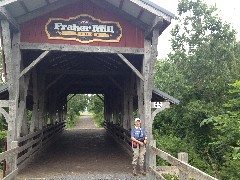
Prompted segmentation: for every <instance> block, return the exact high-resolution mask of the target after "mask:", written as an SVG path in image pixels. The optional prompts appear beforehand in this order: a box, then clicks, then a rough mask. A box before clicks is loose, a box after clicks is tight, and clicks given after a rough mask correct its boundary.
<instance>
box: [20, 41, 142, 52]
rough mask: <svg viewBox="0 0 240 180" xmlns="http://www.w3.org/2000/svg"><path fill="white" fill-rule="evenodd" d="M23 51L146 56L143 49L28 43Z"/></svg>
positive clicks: (22, 46) (23, 44)
mask: <svg viewBox="0 0 240 180" xmlns="http://www.w3.org/2000/svg"><path fill="white" fill-rule="evenodd" d="M20 48H21V49H25V50H26V49H27V50H43V51H73V52H91V53H111V54H116V53H122V54H144V49H143V48H127V47H113V46H93V45H82V44H78V45H70V44H50V43H26V42H22V43H21V45H20Z"/></svg>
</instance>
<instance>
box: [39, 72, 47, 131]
mask: <svg viewBox="0 0 240 180" xmlns="http://www.w3.org/2000/svg"><path fill="white" fill-rule="evenodd" d="M38 84H39V85H38V87H39V111H38V119H39V129H42V128H43V126H44V125H45V124H44V121H45V93H46V92H45V74H43V75H41V76H39V78H38Z"/></svg>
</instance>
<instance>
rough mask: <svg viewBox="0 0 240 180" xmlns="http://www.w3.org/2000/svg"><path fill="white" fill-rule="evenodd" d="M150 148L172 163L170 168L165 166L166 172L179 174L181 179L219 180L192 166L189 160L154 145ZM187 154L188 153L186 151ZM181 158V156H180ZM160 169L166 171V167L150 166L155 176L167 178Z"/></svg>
mask: <svg viewBox="0 0 240 180" xmlns="http://www.w3.org/2000/svg"><path fill="white" fill-rule="evenodd" d="M150 150H151V151H152V153H153V154H155V155H157V156H159V157H161V158H162V159H163V160H165V161H167V162H168V163H170V164H171V165H172V166H170V167H169V168H167V167H165V169H167V172H166V174H173V175H178V176H179V179H180V180H185V179H190V178H191V179H196V180H203V179H204V180H217V179H216V178H214V177H212V176H210V175H208V174H206V173H205V172H203V171H201V170H199V169H197V168H195V167H193V166H191V165H190V164H188V163H187V162H184V161H182V160H180V159H177V158H175V157H173V156H171V155H170V154H168V153H166V152H164V151H162V150H160V149H158V148H156V147H154V146H150ZM185 154H187V153H185ZM179 158H180V157H179ZM160 170H163V171H164V168H161V167H156V168H154V167H150V171H151V173H152V174H154V176H155V177H158V179H163V180H164V179H165V178H164V177H163V176H162V174H161V173H159V171H160Z"/></svg>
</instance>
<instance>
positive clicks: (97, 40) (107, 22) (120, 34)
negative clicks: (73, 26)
mask: <svg viewBox="0 0 240 180" xmlns="http://www.w3.org/2000/svg"><path fill="white" fill-rule="evenodd" d="M80 18H90V19H91V20H92V22H99V24H114V25H115V27H117V28H118V30H119V33H118V36H117V38H116V39H104V37H102V39H101V37H99V36H95V35H98V34H100V35H102V36H107V33H101V32H99V33H98V32H91V31H89V32H86V31H78V32H76V31H72V30H67V31H68V32H71V33H74V32H75V33H76V35H75V36H74V35H72V36H73V37H63V36H62V37H61V34H59V36H56V37H53V36H52V35H51V34H50V32H49V28H48V27H49V25H50V24H51V23H52V22H53V21H63V22H69V21H73V20H77V19H80ZM64 26H65V25H64ZM86 27H87V26H86ZM89 29H90V27H89ZM45 32H46V34H47V37H48V39H52V40H67V41H68V40H70V41H77V42H80V43H83V44H89V43H92V42H109V43H114V42H120V40H121V38H122V36H123V29H122V27H121V25H120V23H119V22H114V21H103V20H101V19H97V18H95V17H93V16H91V15H89V14H80V15H78V16H75V17H69V18H67V19H66V18H49V19H48V21H47V23H46V25H45ZM59 32H60V31H59ZM60 33H61V32H60ZM79 33H80V35H82V34H83V35H84V33H85V34H86V36H83V35H82V37H93V38H92V39H88V40H81V39H80V38H77V37H78V35H79ZM95 33H96V34H95ZM90 34H92V36H90ZM65 36H67V35H65ZM69 36H70V35H69ZM109 36H111V34H109Z"/></svg>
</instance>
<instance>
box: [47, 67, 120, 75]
mask: <svg viewBox="0 0 240 180" xmlns="http://www.w3.org/2000/svg"><path fill="white" fill-rule="evenodd" d="M46 74H71V75H72V74H74V75H81V76H84V75H87V76H88V75H94V76H110V75H119V74H120V73H119V72H104V71H91V70H65V69H49V70H47V71H46Z"/></svg>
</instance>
